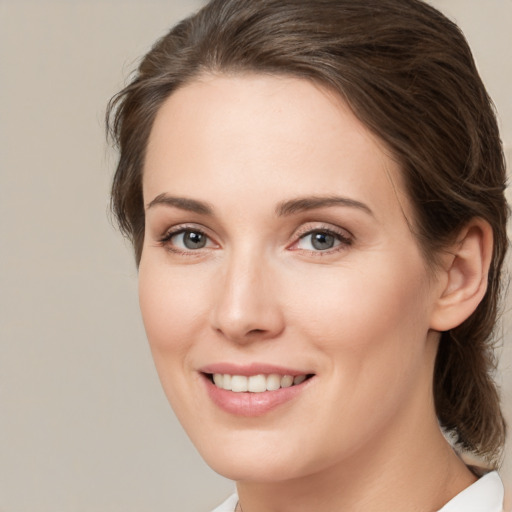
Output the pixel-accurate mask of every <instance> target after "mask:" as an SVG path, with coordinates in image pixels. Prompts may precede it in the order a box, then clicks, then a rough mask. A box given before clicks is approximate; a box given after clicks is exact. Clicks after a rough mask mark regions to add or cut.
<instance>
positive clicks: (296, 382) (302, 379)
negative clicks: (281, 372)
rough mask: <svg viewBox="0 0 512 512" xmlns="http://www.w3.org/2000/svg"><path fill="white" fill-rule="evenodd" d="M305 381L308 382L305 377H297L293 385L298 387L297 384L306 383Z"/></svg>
mask: <svg viewBox="0 0 512 512" xmlns="http://www.w3.org/2000/svg"><path fill="white" fill-rule="evenodd" d="M305 380H306V376H305V375H297V377H295V378H294V379H293V385H294V386H296V385H297V384H300V383H301V382H304V381H305Z"/></svg>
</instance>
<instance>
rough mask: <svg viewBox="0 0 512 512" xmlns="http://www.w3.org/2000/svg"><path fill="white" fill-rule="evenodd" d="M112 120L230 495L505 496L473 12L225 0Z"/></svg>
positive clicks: (280, 506) (124, 187) (196, 414)
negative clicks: (455, 16) (467, 458)
mask: <svg viewBox="0 0 512 512" xmlns="http://www.w3.org/2000/svg"><path fill="white" fill-rule="evenodd" d="M109 117H110V120H111V124H110V128H111V131H112V134H113V137H114V139H115V141H116V142H117V144H118V146H119V149H120V159H119V164H118V168H117V172H116V175H115V178H114V184H113V190H112V197H113V208H114V211H115V213H116V215H117V218H118V220H119V224H120V226H121V229H122V230H123V231H124V232H125V234H127V235H128V236H129V237H130V238H131V240H132V241H133V245H134V249H135V255H136V261H137V264H138V266H139V283H140V304H141V310H142V316H143V320H144V324H145V327H146V332H147V335H148V339H149V343H150V346H151V349H152V352H153V357H154V360H155V364H156V367H157V370H158V373H159V376H160V379H161V382H162V385H163V387H164V390H165V392H166V394H167V396H168V398H169V400H170V402H171V404H172V406H173V408H174V410H175V412H176V414H177V416H178V418H179V419H180V421H181V423H182V425H183V426H184V428H185V430H186V431H187V433H188V434H189V436H190V438H191V439H192V441H193V442H194V444H195V445H196V447H197V448H198V450H199V452H200V453H201V454H202V456H203V457H204V459H205V460H206V462H207V463H208V464H209V465H210V466H211V467H212V468H213V469H214V470H215V471H217V472H219V473H220V474H222V475H224V476H226V477H228V478H231V479H233V480H236V482H237V491H238V492H237V495H236V496H233V497H231V498H230V499H229V500H228V501H227V502H226V503H224V504H223V505H222V506H221V507H219V508H218V509H216V510H217V511H229V512H233V511H234V510H236V511H243V512H266V511H280V512H287V511H302V510H304V511H310V510H322V511H326V512H328V511H339V510H346V511H356V510H365V511H371V510H379V511H382V510H390V511H391V510H392V511H401V510H404V511H405V510H407V511H410V510H425V511H427V510H428V511H432V510H442V511H443V512H447V511H462V510H463V511H468V510H478V511H482V512H486V511H489V512H491V511H492V512H494V511H497V510H501V509H502V507H503V487H502V485H501V482H500V480H499V477H498V475H497V473H496V472H495V471H490V472H487V473H486V474H485V475H483V473H484V470H481V469H477V468H475V467H470V466H468V465H466V464H465V463H464V462H463V461H462V459H461V458H460V456H459V455H458V453H460V452H468V453H470V454H471V453H472V454H473V455H475V456H477V457H479V459H480V460H481V461H482V463H481V464H482V465H483V466H486V468H487V469H486V471H489V470H492V469H495V468H496V467H497V466H498V463H499V459H500V453H501V450H502V447H503V443H504V438H505V424H504V420H503V417H502V414H501V411H500V405H499V397H498V394H497V390H496V386H495V383H494V382H493V380H492V377H491V371H492V369H493V362H494V361H493V354H492V342H493V337H492V332H493V328H494V325H495V322H496V315H497V308H498V298H499V290H500V272H501V267H502V263H503V258H504V254H505V250H506V245H507V239H506V232H505V224H506V218H507V206H506V202H505V199H504V194H503V192H504V188H505V170H504V161H503V154H502V149H501V143H500V139H499V134H498V129H497V126H496V120H495V116H494V112H493V109H492V105H491V102H490V100H489V98H488V96H487V94H486V92H485V89H484V86H483V84H482V83H481V80H480V78H479V76H478V73H477V71H476V68H475V65H474V62H473V59H472V56H471V53H470V50H469V48H468V46H467V43H466V41H465V39H464V37H463V36H462V34H461V33H460V31H459V30H458V28H457V27H456V26H455V25H454V24H453V23H452V22H450V21H449V20H447V19H446V18H445V17H443V16H442V15H441V14H440V13H439V12H437V11H436V10H435V9H433V8H432V7H430V6H428V5H427V4H424V3H423V2H420V1H418V0H314V1H309V2H302V1H298V0H284V1H283V0H279V1H278V0H250V1H249V0H212V1H211V2H209V4H208V5H206V6H205V7H204V8H203V9H202V10H201V11H199V12H198V13H197V14H196V15H194V16H192V17H190V18H189V19H186V20H184V21H183V22H181V23H180V24H178V25H177V26H176V27H174V28H173V29H172V30H171V32H170V33H169V34H168V35H166V36H165V37H164V38H162V39H161V40H160V41H158V42H157V44H156V45H155V46H154V47H153V48H152V50H151V51H150V52H149V53H148V54H147V55H146V56H145V58H144V59H143V61H142V63H141V65H140V67H139V70H138V73H137V75H136V76H135V78H134V79H133V81H132V83H131V84H130V85H128V86H127V87H126V88H125V89H124V90H123V91H121V92H120V93H119V94H118V95H117V96H116V97H115V98H114V99H113V100H112V103H111V105H110V111H109ZM443 432H444V434H445V435H446V436H447V437H449V438H450V439H451V441H452V444H453V446H454V447H455V450H457V451H455V450H454V449H453V448H452V446H451V445H450V444H449V443H448V442H447V441H446V439H445V436H444V435H443ZM482 475H483V476H482ZM471 507H472V508H471Z"/></svg>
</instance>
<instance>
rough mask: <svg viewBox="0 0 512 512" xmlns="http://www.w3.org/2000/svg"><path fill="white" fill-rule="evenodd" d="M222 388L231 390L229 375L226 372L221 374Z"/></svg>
mask: <svg viewBox="0 0 512 512" xmlns="http://www.w3.org/2000/svg"><path fill="white" fill-rule="evenodd" d="M219 387H220V386H219ZM222 388H223V389H227V390H228V391H231V375H229V374H227V373H226V374H224V375H222Z"/></svg>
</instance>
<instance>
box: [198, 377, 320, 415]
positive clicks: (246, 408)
mask: <svg viewBox="0 0 512 512" xmlns="http://www.w3.org/2000/svg"><path fill="white" fill-rule="evenodd" d="M312 378H313V377H311V378H309V379H307V380H305V381H304V382H302V383H301V384H298V385H295V386H290V387H289V388H280V389H277V390H275V391H263V392H262V393H235V392H233V391H227V390H225V389H221V388H218V387H217V386H216V385H215V384H213V382H212V381H211V380H210V379H209V378H208V377H207V376H206V375H205V376H204V379H203V380H204V381H205V383H206V389H207V391H208V395H209V396H210V398H211V400H212V402H213V403H214V404H215V405H217V406H218V407H220V408H221V409H222V410H224V411H225V412H227V413H229V414H234V415H237V416H246V417H249V416H261V415H263V414H266V413H268V412H270V411H272V410H273V409H275V408H277V407H279V406H280V405H283V404H285V403H287V402H290V401H291V400H293V399H294V398H295V397H296V396H297V395H299V394H300V393H301V392H302V391H304V389H305V388H306V387H307V386H308V383H309V382H310V381H311V380H312Z"/></svg>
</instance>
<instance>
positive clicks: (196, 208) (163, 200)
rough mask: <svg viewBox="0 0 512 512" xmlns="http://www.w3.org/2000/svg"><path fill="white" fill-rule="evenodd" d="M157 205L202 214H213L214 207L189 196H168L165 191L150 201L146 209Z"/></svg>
mask: <svg viewBox="0 0 512 512" xmlns="http://www.w3.org/2000/svg"><path fill="white" fill-rule="evenodd" d="M156 205H165V206H173V207H174V208H179V209H180V210H186V211H188V212H194V213H199V214H201V215H212V214H213V207H212V206H211V205H210V204H208V203H205V202H203V201H197V200H196V199H189V198H187V197H174V196H168V195H167V194H166V193H165V192H164V193H163V194H159V195H157V196H156V197H155V198H154V199H153V200H152V201H151V202H150V203H148V205H147V206H146V210H149V209H150V208H153V207H154V206H156Z"/></svg>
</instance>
